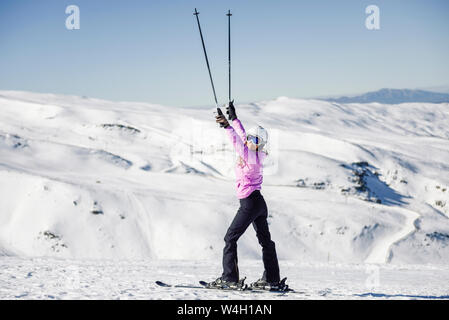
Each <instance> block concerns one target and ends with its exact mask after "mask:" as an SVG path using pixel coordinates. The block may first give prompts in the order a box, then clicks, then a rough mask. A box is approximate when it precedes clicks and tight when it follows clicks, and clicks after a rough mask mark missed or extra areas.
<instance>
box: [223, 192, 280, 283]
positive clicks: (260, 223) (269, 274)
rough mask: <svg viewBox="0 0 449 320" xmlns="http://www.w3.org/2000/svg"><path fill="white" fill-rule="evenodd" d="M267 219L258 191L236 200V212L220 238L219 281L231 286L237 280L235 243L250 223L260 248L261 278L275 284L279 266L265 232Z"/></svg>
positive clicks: (262, 200)
mask: <svg viewBox="0 0 449 320" xmlns="http://www.w3.org/2000/svg"><path fill="white" fill-rule="evenodd" d="M267 216H268V209H267V205H266V203H265V200H264V198H263V196H262V195H261V193H260V191H259V190H255V191H254V192H252V193H251V194H250V195H249V196H248V197H247V198H244V199H240V208H239V210H238V211H237V214H236V216H235V217H234V220H233V221H232V223H231V225H230V226H229V228H228V231H227V232H226V236H225V238H224V241H225V247H224V249H223V274H222V279H223V280H226V281H233V282H237V281H238V280H239V269H238V263H237V240H238V239H239V238H240V236H241V235H242V234H243V233H244V232H245V230H246V229H247V228H248V226H249V225H250V224H251V223H252V224H253V227H254V230H256V235H257V239H258V240H259V244H260V245H261V246H262V259H263V264H264V268H265V270H264V273H263V277H262V278H263V279H264V280H266V281H268V282H279V280H280V275H279V264H278V259H277V255H276V248H275V244H274V242H273V241H272V240H271V236H270V231H269V230H268V223H267Z"/></svg>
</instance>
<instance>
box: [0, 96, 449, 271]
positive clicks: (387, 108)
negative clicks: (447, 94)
mask: <svg viewBox="0 0 449 320" xmlns="http://www.w3.org/2000/svg"><path fill="white" fill-rule="evenodd" d="M0 108H1V110H2V112H1V114H0V194H1V197H0V208H1V211H0V255H18V256H27V257H29V256H51V257H63V258H126V259H138V258H150V259H190V260H194V259H215V260H217V259H218V260H219V259H220V258H221V253H222V247H223V236H224V234H225V232H226V228H227V226H228V224H229V223H230V221H231V220H232V218H233V216H234V214H235V212H236V210H237V209H238V200H237V198H236V196H235V190H234V172H233V167H234V161H235V154H234V152H233V150H232V148H231V145H230V143H229V142H228V140H227V137H226V135H225V133H224V132H223V130H222V129H220V128H218V126H217V125H216V124H215V122H214V118H213V114H212V112H213V108H211V109H210V110H204V109H195V108H175V107H167V106H161V105H153V104H148V103H135V102H112V101H105V100H100V99H92V98H87V97H76V96H64V95H55V94H39V93H30V92H20V91H0ZM236 109H237V115H238V116H239V118H240V119H241V121H242V123H243V124H244V126H245V127H246V128H249V127H250V126H252V125H254V124H256V123H260V124H262V125H263V126H265V127H266V128H267V129H268V130H269V132H270V144H269V145H268V151H269V154H270V157H269V159H268V160H267V166H266V168H265V177H264V184H263V189H262V194H263V195H264V197H265V199H266V201H267V204H268V209H269V214H270V219H269V222H270V228H271V233H272V237H273V239H274V241H275V242H276V246H277V250H278V255H279V258H280V259H281V260H282V259H285V260H302V261H319V262H327V261H332V262H349V263H352V262H354V263H358V262H373V263H384V262H390V263H418V264H420V263H434V264H447V262H448V261H449V220H448V217H449V174H448V172H449V165H448V164H447V159H449V126H448V125H447V124H448V119H449V104H448V103H439V104H429V103H403V104H397V105H388V104H379V103H368V104H359V103H352V104H344V103H336V102H329V101H320V100H299V99H289V98H286V97H280V98H278V99H275V100H271V101H261V102H258V103H252V104H242V105H237V106H236ZM239 256H241V257H246V258H258V257H259V256H260V248H259V244H258V243H257V239H256V237H255V233H254V231H253V230H249V231H248V232H247V233H246V234H245V235H244V236H243V237H242V239H241V240H240V241H239Z"/></svg>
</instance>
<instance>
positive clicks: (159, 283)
mask: <svg viewBox="0 0 449 320" xmlns="http://www.w3.org/2000/svg"><path fill="white" fill-rule="evenodd" d="M155 283H156V284H157V285H158V286H161V287H170V285H168V284H166V283H164V282H162V281H155Z"/></svg>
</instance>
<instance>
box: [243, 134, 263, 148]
mask: <svg viewBox="0 0 449 320" xmlns="http://www.w3.org/2000/svg"><path fill="white" fill-rule="evenodd" d="M246 140H247V141H251V142H252V143H253V144H255V145H256V146H258V145H260V144H262V139H260V138H259V137H258V136H253V135H250V134H249V135H248V136H247V137H246Z"/></svg>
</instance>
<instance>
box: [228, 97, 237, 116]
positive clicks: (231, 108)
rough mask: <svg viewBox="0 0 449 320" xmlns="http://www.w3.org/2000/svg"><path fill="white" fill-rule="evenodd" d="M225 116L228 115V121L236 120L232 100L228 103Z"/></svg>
mask: <svg viewBox="0 0 449 320" xmlns="http://www.w3.org/2000/svg"><path fill="white" fill-rule="evenodd" d="M226 114H227V115H228V119H229V120H231V121H232V120H235V119H237V114H236V113H235V108H234V100H232V101H231V102H229V104H228V106H227V107H226Z"/></svg>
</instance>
